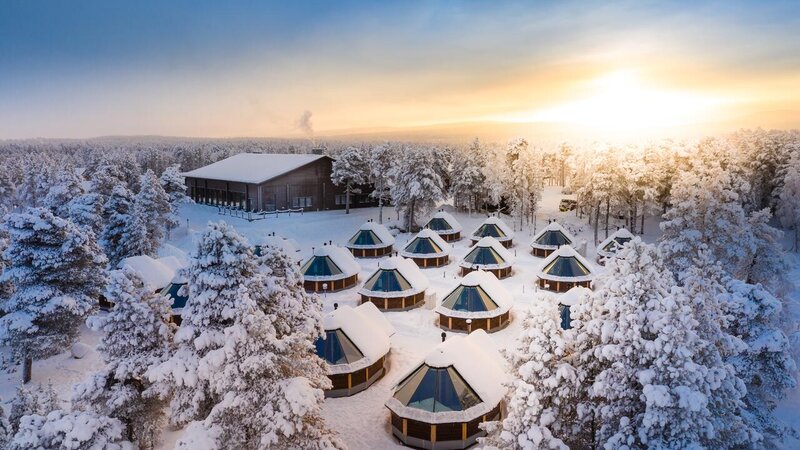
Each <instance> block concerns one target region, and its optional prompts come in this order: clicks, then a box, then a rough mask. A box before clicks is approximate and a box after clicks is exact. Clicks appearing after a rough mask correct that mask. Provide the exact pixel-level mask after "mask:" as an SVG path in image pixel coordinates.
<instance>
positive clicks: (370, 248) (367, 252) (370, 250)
mask: <svg viewBox="0 0 800 450" xmlns="http://www.w3.org/2000/svg"><path fill="white" fill-rule="evenodd" d="M393 245H394V236H392V234H391V233H389V230H387V229H386V227H384V226H383V225H381V224H379V223H375V222H366V223H365V224H364V225H361V228H359V230H358V231H356V233H355V234H354V235H353V236H352V237H351V238H350V240H349V241H347V249H348V250H350V252H351V253H352V254H353V256H355V257H356V258H379V257H381V256H386V255H388V254H390V253H392V251H393V247H392V246H393Z"/></svg>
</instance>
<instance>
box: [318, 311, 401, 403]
mask: <svg viewBox="0 0 800 450" xmlns="http://www.w3.org/2000/svg"><path fill="white" fill-rule="evenodd" d="M323 322H324V328H325V336H324V337H322V338H319V339H317V341H316V343H315V346H316V351H317V355H318V356H319V357H320V358H322V359H324V360H325V362H326V363H327V366H328V378H330V380H331V383H332V384H333V387H332V388H331V389H329V390H327V391H325V396H326V397H346V396H350V395H353V394H356V393H358V392H361V391H363V390H364V389H367V388H368V387H370V386H371V385H372V384H373V383H375V382H376V381H378V380H379V379H380V378H381V377H383V375H384V373H386V359H387V357H388V354H389V349H390V343H389V338H390V337H391V336H392V335H393V334H394V333H395V330H394V327H393V326H392V325H391V324H390V323H389V321H388V320H386V317H384V316H383V314H382V313H381V312H380V311H378V308H376V307H375V305H373V304H372V303H364V304H362V305H359V306H357V307H355V308H351V307H349V306H341V307H339V308H337V309H335V310H333V311H331V312H329V313H328V314H326V315H325V318H324V321H323Z"/></svg>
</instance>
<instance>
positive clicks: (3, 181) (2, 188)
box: [0, 167, 17, 215]
mask: <svg viewBox="0 0 800 450" xmlns="http://www.w3.org/2000/svg"><path fill="white" fill-rule="evenodd" d="M10 172H11V170H10V169H9V168H8V167H2V168H0V215H3V214H5V213H6V212H9V211H11V209H12V208H13V207H14V205H15V204H16V203H17V187H16V186H15V185H14V181H13V180H12V179H11V173H10Z"/></svg>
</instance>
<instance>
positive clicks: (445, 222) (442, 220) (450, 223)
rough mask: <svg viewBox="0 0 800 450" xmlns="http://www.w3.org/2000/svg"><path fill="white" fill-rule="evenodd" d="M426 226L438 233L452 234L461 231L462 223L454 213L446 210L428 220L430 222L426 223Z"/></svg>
mask: <svg viewBox="0 0 800 450" xmlns="http://www.w3.org/2000/svg"><path fill="white" fill-rule="evenodd" d="M425 226H426V227H427V228H430V229H432V230H434V231H436V232H437V233H447V234H450V233H457V232H459V231H461V224H460V223H458V221H457V220H456V218H455V217H453V215H452V214H450V213H448V212H445V211H439V212H437V213H436V214H434V215H433V216H432V217H431V218H430V219H429V220H428V223H426V224H425Z"/></svg>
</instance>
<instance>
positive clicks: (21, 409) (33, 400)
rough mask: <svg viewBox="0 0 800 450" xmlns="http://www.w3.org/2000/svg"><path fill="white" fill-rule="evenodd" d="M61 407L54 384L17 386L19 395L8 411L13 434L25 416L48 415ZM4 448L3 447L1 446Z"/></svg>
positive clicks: (13, 400)
mask: <svg viewBox="0 0 800 450" xmlns="http://www.w3.org/2000/svg"><path fill="white" fill-rule="evenodd" d="M60 407H61V402H60V400H59V399H58V393H57V392H56V391H55V389H53V386H52V385H47V387H46V388H45V387H43V386H42V385H41V384H40V385H39V387H38V388H37V389H36V390H31V389H29V388H26V387H24V386H19V387H17V395H16V396H15V397H14V398H13V399H12V400H11V410H10V411H9V413H8V423H9V426H10V427H11V428H10V430H11V435H12V436H13V435H14V433H16V432H17V429H19V424H20V422H21V421H22V417H23V416H28V415H31V414H39V415H46V414H47V413H49V412H50V411H54V410H56V409H59V408H60ZM0 448H2V447H0Z"/></svg>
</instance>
